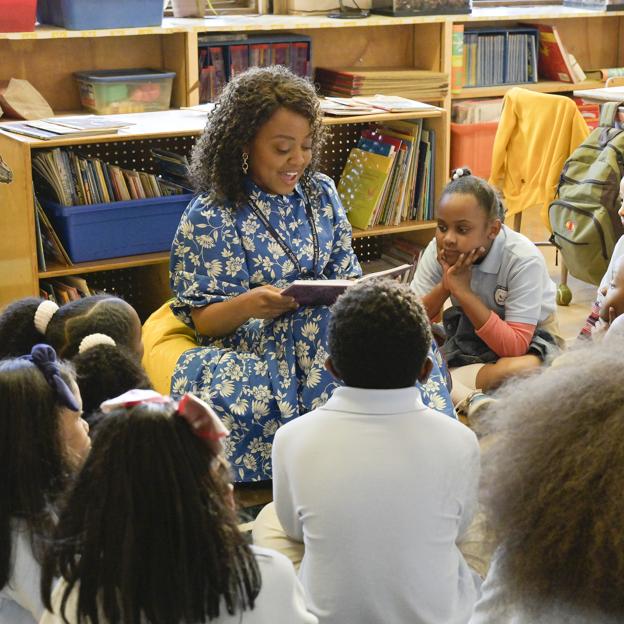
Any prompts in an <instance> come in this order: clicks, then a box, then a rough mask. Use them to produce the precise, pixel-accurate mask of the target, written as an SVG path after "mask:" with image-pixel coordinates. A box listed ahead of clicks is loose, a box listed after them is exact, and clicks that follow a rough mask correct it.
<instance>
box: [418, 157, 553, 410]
mask: <svg viewBox="0 0 624 624" xmlns="http://www.w3.org/2000/svg"><path fill="white" fill-rule="evenodd" d="M437 216H438V226H437V229H436V235H435V238H434V240H432V241H431V243H430V244H429V245H428V246H427V248H426V249H425V252H424V253H423V256H422V258H421V260H420V261H419V262H418V267H417V269H416V274H415V276H414V280H413V282H412V288H413V289H414V291H415V292H416V293H417V294H419V295H420V296H421V297H422V300H423V303H424V305H425V308H426V310H427V314H428V315H429V318H430V319H435V318H436V317H438V316H439V315H440V314H441V313H442V308H443V306H444V303H445V302H446V301H447V299H449V298H450V299H451V303H452V306H451V307H450V308H448V309H446V310H444V313H443V320H444V329H445V331H446V335H447V339H446V342H445V343H444V346H443V352H444V353H445V355H446V358H447V361H448V364H449V367H450V368H451V370H452V373H451V375H452V377H453V399H454V401H455V402H456V403H459V402H460V401H462V400H464V399H467V398H468V397H469V395H470V394H471V393H472V392H473V391H474V390H475V389H482V390H489V389H492V388H495V387H496V386H498V385H499V384H501V383H502V382H503V381H505V380H506V379H507V378H509V377H510V376H512V375H515V374H518V373H521V372H523V371H527V370H531V369H534V368H537V367H539V366H540V365H541V363H542V362H543V361H544V360H546V359H547V358H549V357H550V356H552V355H553V354H555V353H556V351H557V350H558V349H557V344H558V342H559V338H558V329H557V325H556V320H555V285H554V284H553V282H552V281H551V279H550V277H549V275H548V270H547V268H546V263H545V261H544V258H543V256H542V254H541V253H540V251H539V250H538V249H537V247H536V246H535V245H534V244H533V243H532V242H531V241H530V240H529V239H528V238H526V237H525V236H523V235H522V234H519V233H518V232H514V231H513V230H511V229H510V228H508V227H506V226H505V225H503V219H504V208H503V205H502V202H501V200H500V199H499V197H498V195H497V194H496V191H495V190H494V189H493V188H492V187H491V186H490V185H489V184H488V183H487V182H486V181H485V180H482V179H481V178H477V177H475V176H473V175H471V173H470V170H469V169H457V170H456V171H455V172H454V173H453V179H452V181H451V182H449V184H447V186H446V188H445V189H444V192H443V193H442V198H441V200H440V204H439V206H438V212H437Z"/></svg>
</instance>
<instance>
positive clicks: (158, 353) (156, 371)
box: [142, 302, 197, 394]
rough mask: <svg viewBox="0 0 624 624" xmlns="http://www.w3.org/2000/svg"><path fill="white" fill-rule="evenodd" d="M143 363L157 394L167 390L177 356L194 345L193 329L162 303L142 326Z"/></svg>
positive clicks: (165, 392) (195, 343) (169, 389)
mask: <svg viewBox="0 0 624 624" xmlns="http://www.w3.org/2000/svg"><path fill="white" fill-rule="evenodd" d="M142 340H143V347H144V349H145V352H144V355H143V366H144V368H145V370H146V371H147V374H148V376H149V378H150V381H151V382H152V385H153V386H154V390H156V391H157V392H160V393H161V394H169V393H170V392H171V377H172V375H173V370H174V368H175V366H176V364H177V362H178V359H179V358H180V357H181V356H182V354H183V353H184V352H185V351H187V350H188V349H192V348H193V347H196V346H197V342H196V341H195V332H194V331H193V330H192V329H191V328H190V327H187V326H186V325H185V324H184V323H182V321H180V320H178V319H177V318H176V317H175V316H174V315H173V312H172V311H171V308H170V307H169V302H167V303H164V304H163V305H162V306H160V308H158V310H156V311H155V312H154V313H153V314H152V315H151V316H150V317H149V318H148V319H147V320H146V321H145V323H144V325H143V334H142Z"/></svg>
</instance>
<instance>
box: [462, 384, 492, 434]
mask: <svg viewBox="0 0 624 624" xmlns="http://www.w3.org/2000/svg"><path fill="white" fill-rule="evenodd" d="M495 401H496V399H494V398H493V397H491V396H490V395H489V394H486V393H485V392H483V391H482V390H475V391H474V392H471V393H470V394H469V395H468V396H467V397H466V398H465V399H464V400H463V401H460V402H459V403H458V404H457V405H456V406H455V410H456V411H457V415H458V416H459V419H460V420H461V421H462V422H463V423H464V424H465V425H468V427H470V428H471V429H473V430H474V431H475V433H477V434H478V429H479V426H478V421H479V419H480V418H481V416H483V413H484V412H483V410H484V409H486V408H487V406H488V405H491V404H492V403H494V402H495Z"/></svg>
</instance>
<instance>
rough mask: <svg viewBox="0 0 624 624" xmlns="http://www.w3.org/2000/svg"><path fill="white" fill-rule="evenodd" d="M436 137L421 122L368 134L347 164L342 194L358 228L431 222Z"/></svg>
mask: <svg viewBox="0 0 624 624" xmlns="http://www.w3.org/2000/svg"><path fill="white" fill-rule="evenodd" d="M434 187H435V132H434V131H433V130H430V129H428V128H425V127H423V123H422V119H418V120H409V121H392V122H385V123H383V124H379V125H375V126H372V127H370V128H367V129H366V130H363V131H362V133H361V135H360V138H359V140H358V143H357V145H356V147H354V148H353V149H352V150H351V151H350V152H349V156H348V158H347V161H346V163H345V166H344V169H343V172H342V175H341V176H340V181H339V183H338V194H339V195H340V198H341V200H342V203H343V205H344V207H345V209H346V210H347V215H348V216H349V221H350V222H351V224H352V225H353V226H354V227H357V228H360V229H366V228H368V227H372V226H376V225H398V224H399V223H401V222H403V221H409V220H414V219H416V220H429V219H432V218H433V213H434Z"/></svg>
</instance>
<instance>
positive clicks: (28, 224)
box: [0, 108, 447, 318]
mask: <svg viewBox="0 0 624 624" xmlns="http://www.w3.org/2000/svg"><path fill="white" fill-rule="evenodd" d="M153 115H159V113H154V114H153ZM160 115H162V114H160ZM168 115H175V113H167V114H165V116H164V118H163V119H167V116H168ZM415 118H423V119H424V122H423V123H424V124H425V126H426V127H428V128H430V129H432V130H434V131H435V132H436V135H439V139H438V149H439V150H440V153H441V154H444V153H446V151H447V146H446V138H445V137H446V133H445V129H446V126H447V119H446V111H445V110H444V109H441V108H432V109H428V110H423V111H419V112H417V113H416V112H411V113H388V114H378V115H365V116H358V117H346V118H345V117H342V118H326V119H325V123H326V124H327V125H328V126H329V127H330V138H329V140H328V141H327V143H326V144H325V146H324V152H323V158H322V164H321V170H322V171H323V172H325V173H327V174H328V175H330V176H331V177H333V178H334V179H336V180H337V179H338V178H339V176H340V174H341V172H342V168H343V166H344V163H345V161H346V158H347V156H348V154H349V151H350V150H351V148H352V147H353V146H354V145H355V144H356V143H357V140H358V138H359V133H360V131H361V130H362V129H363V128H364V127H366V126H368V125H370V124H371V123H374V122H377V121H385V120H398V119H415ZM186 119H187V123H186V129H184V130H175V129H173V128H175V122H174V120H170V122H171V123H170V126H169V127H170V128H171V129H167V128H168V126H167V124H166V123H163V124H161V127H160V129H159V130H155V129H154V123H153V122H151V123H150V122H149V121H146V124H147V125H146V129H145V130H142V129H141V128H142V127H141V126H140V125H137V126H136V127H133V128H132V134H130V133H128V134H116V135H105V136H97V137H79V138H74V139H71V138H69V137H67V138H63V139H58V140H53V141H43V140H38V139H31V138H28V137H25V136H21V135H14V134H8V133H3V132H0V154H2V155H3V159H4V160H5V162H6V163H7V164H8V165H9V167H10V168H11V169H12V171H13V174H14V180H15V181H14V182H13V183H12V184H11V185H0V205H2V207H3V212H4V214H5V219H4V220H3V225H4V224H6V227H7V229H6V231H8V232H12V233H13V236H11V237H3V239H2V240H0V265H2V266H6V267H7V270H4V271H2V272H0V306H3V305H6V304H7V303H9V302H10V301H12V300H13V299H15V298H18V297H25V296H37V295H38V294H39V280H41V279H47V278H52V277H62V276H64V275H83V274H84V275H85V276H86V277H87V279H88V281H89V283H90V284H91V283H93V285H94V286H95V287H96V288H98V289H105V290H107V291H117V292H119V294H122V295H123V296H124V297H126V298H127V299H128V301H129V302H130V303H132V304H133V305H135V307H137V309H138V311H139V314H140V316H141V317H142V318H145V317H146V316H147V315H148V314H149V313H150V312H151V311H152V310H154V309H155V308H156V307H158V305H160V304H161V303H162V302H163V301H165V300H166V299H167V298H168V297H169V296H170V291H169V283H168V261H169V253H168V252H167V251H163V252H158V253H151V254H144V255H136V256H126V257H121V258H111V259H107V260H97V261H94V262H82V263H77V264H74V265H72V266H48V267H47V270H46V271H39V270H38V266H37V251H36V235H35V224H34V205H33V194H32V188H33V179H32V157H33V155H34V153H36V152H37V150H42V149H50V148H52V147H64V148H70V149H72V150H75V151H76V152H77V153H79V154H80V155H82V156H87V157H98V158H101V159H103V160H104V161H106V162H108V163H112V164H118V165H121V166H125V167H131V168H139V169H143V170H145V171H151V170H152V156H151V153H150V149H151V148H152V147H161V148H164V149H167V150H171V151H178V152H181V153H188V152H189V151H190V149H191V147H192V145H193V143H194V141H195V139H196V138H197V136H199V135H200V133H201V131H202V129H203V127H204V125H205V117H204V116H202V115H196V116H195V117H194V118H192V119H193V120H192V121H190V122H189V121H188V118H186ZM445 166H446V165H445V162H444V159H443V158H438V159H437V161H436V163H435V180H436V183H435V189H434V190H435V197H436V199H437V198H438V197H439V194H440V192H441V190H442V186H443V184H444V179H445V176H444V172H445ZM433 227H434V225H433V223H432V222H415V221H407V222H403V223H401V224H399V225H398V226H378V227H374V228H370V229H368V230H355V231H354V238H355V239H357V241H358V242H357V244H356V250H357V251H358V252H359V255H360V258H361V259H362V260H370V259H374V258H375V257H378V249H379V246H378V245H375V244H374V242H371V241H374V239H375V238H376V237H379V236H387V235H392V234H397V233H402V234H404V233H406V232H407V233H411V234H414V235H416V236H418V235H419V234H423V233H424V234H425V239H428V238H429V237H430V235H431V231H432V228H433ZM137 236H141V232H137ZM376 250H377V251H376ZM375 254H377V256H376V255H375Z"/></svg>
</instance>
